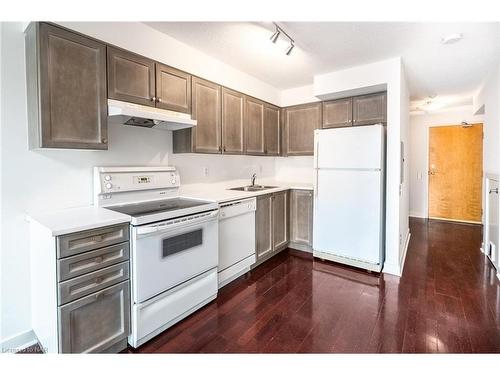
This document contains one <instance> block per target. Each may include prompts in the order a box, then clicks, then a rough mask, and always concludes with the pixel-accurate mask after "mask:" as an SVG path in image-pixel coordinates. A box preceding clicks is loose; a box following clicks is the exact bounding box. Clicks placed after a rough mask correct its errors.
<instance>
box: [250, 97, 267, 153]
mask: <svg viewBox="0 0 500 375" xmlns="http://www.w3.org/2000/svg"><path fill="white" fill-rule="evenodd" d="M245 152H246V154H248V155H264V153H265V149H264V102H263V101H261V100H258V99H254V98H250V97H246V98H245Z"/></svg>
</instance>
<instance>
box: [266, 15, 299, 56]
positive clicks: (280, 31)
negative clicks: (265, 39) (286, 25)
mask: <svg viewBox="0 0 500 375" xmlns="http://www.w3.org/2000/svg"><path fill="white" fill-rule="evenodd" d="M273 24H274V26H275V27H276V31H275V32H274V33H273V35H271V38H269V39H271V42H273V43H276V41H277V40H278V38H279V36H280V35H281V34H283V35H284V36H285V37H287V38H288V40H289V41H290V46H288V48H287V49H286V50H285V54H286V55H287V56H289V55H290V54H291V53H292V50H293V49H294V47H295V44H294V43H295V41H294V40H293V39H292V37H290V35H288V34H287V33H286V32H285V31H284V30H283V29H282V28H281V27H279V26H278V25H277V24H276V23H275V22H273Z"/></svg>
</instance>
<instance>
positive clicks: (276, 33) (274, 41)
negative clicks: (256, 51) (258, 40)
mask: <svg viewBox="0 0 500 375" xmlns="http://www.w3.org/2000/svg"><path fill="white" fill-rule="evenodd" d="M279 36H280V31H279V30H278V27H276V31H275V32H274V34H273V35H271V42H273V43H276V41H277V40H278V37H279Z"/></svg>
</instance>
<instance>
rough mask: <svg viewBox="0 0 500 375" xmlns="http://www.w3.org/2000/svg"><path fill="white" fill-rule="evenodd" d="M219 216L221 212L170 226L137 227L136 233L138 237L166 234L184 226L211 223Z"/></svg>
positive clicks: (170, 224) (216, 211)
mask: <svg viewBox="0 0 500 375" xmlns="http://www.w3.org/2000/svg"><path fill="white" fill-rule="evenodd" d="M218 215H219V210H215V211H212V212H210V213H208V214H205V215H203V216H201V217H199V218H193V219H189V218H188V219H187V220H182V221H179V222H173V223H169V224H166V223H164V224H154V225H145V226H140V227H137V232H136V233H137V235H138V236H140V235H146V234H150V233H160V232H164V231H170V230H172V229H176V228H179V227H183V226H192V225H197V224H201V223H205V222H207V221H210V220H213V219H215V218H217V216H218Z"/></svg>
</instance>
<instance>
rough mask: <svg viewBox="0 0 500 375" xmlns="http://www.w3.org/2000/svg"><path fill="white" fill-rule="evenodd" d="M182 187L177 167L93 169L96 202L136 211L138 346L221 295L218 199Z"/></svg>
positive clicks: (134, 315)
mask: <svg viewBox="0 0 500 375" xmlns="http://www.w3.org/2000/svg"><path fill="white" fill-rule="evenodd" d="M179 187H180V178H179V174H178V172H177V170H176V169H175V167H95V168H94V204H95V205H97V206H100V207H104V208H106V209H109V210H112V211H117V212H120V213H124V214H127V215H129V216H131V225H130V246H131V249H130V250H131V251H130V254H131V256H130V263H131V270H132V274H131V283H132V288H131V301H132V303H131V305H132V311H131V322H132V324H131V325H132V332H131V335H130V336H129V344H130V345H132V346H133V347H137V346H139V345H141V344H143V343H144V342H146V341H147V340H149V339H150V338H152V337H154V336H156V335H157V334H158V333H160V332H162V331H164V330H165V329H167V328H168V327H170V326H172V325H173V324H175V323H176V322H178V321H180V320H181V319H183V318H184V317H186V316H188V315H189V314H191V313H192V312H194V311H195V310H197V309H199V308H200V307H202V306H203V305H205V304H206V303H208V302H209V301H211V300H213V299H214V298H215V297H216V296H217V265H218V204H217V203H216V202H213V201H206V200H200V199H193V198H189V197H183V196H180V195H179Z"/></svg>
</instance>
